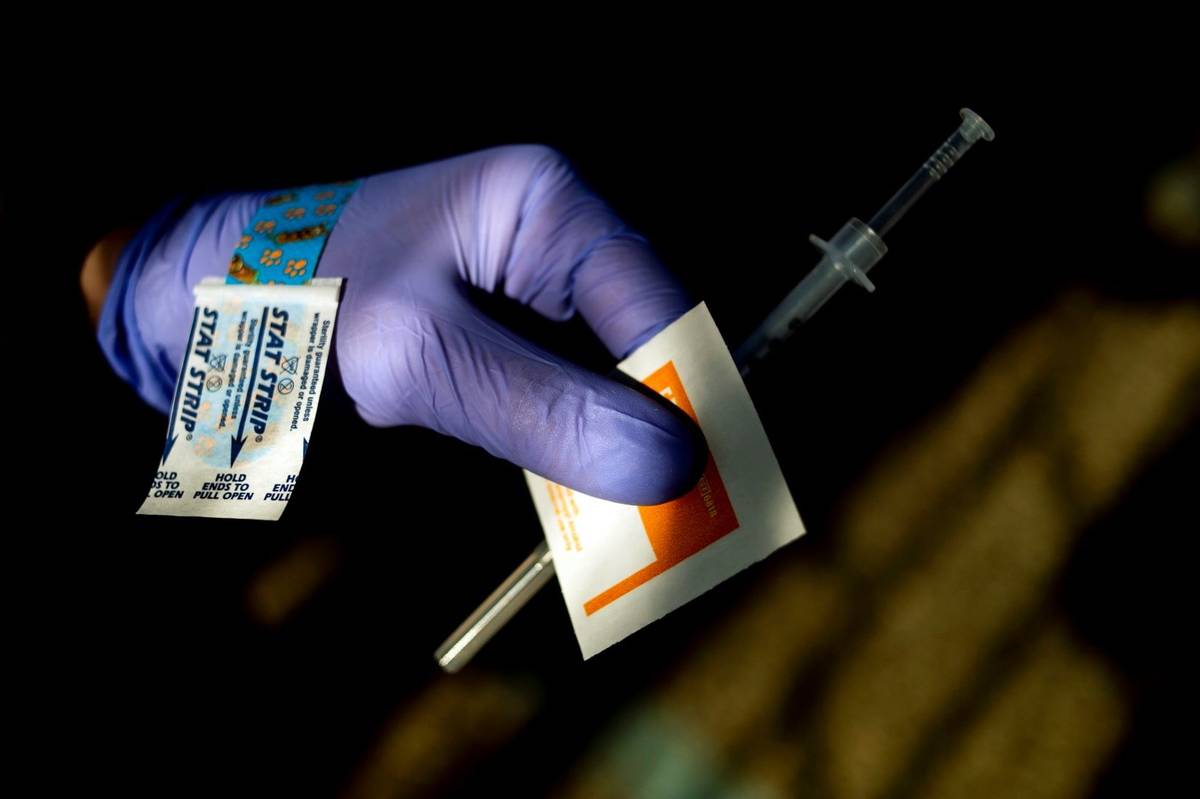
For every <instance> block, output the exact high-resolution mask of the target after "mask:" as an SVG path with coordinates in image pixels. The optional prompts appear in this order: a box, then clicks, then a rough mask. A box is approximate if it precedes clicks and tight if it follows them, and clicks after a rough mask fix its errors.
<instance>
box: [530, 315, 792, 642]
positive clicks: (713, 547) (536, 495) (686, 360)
mask: <svg viewBox="0 0 1200 799" xmlns="http://www.w3.org/2000/svg"><path fill="white" fill-rule="evenodd" d="M617 368H618V369H620V370H621V371H622V372H624V373H625V374H627V375H629V376H630V377H633V378H635V379H636V380H639V381H641V382H642V383H643V384H645V385H646V386H647V387H649V388H650V389H652V390H654V391H656V392H658V393H659V394H660V395H661V396H662V397H663V398H664V399H666V400H668V401H670V402H672V403H674V404H675V405H676V406H677V407H678V408H679V409H680V410H682V411H683V412H684V413H686V414H687V415H688V416H690V417H692V419H693V420H694V421H695V422H696V423H697V424H699V425H700V429H701V430H702V431H703V432H704V436H705V438H706V439H707V441H708V446H709V457H708V462H707V464H706V465H705V468H704V472H703V474H702V476H701V477H700V479H699V481H698V482H697V484H696V485H695V486H694V487H693V488H692V489H691V490H690V491H689V492H688V493H686V494H684V495H683V496H682V497H679V498H678V499H675V500H672V501H670V502H665V503H663V504H661V505H650V506H640V507H639V506H637V505H621V504H618V503H616V502H609V501H606V500H602V499H597V498H596V497H591V496H587V495H585V494H581V493H579V492H577V491H572V490H571V489H569V488H567V487H565V486H561V485H558V484H557V483H553V482H551V481H549V480H547V479H545V478H544V477H540V476H539V475H536V474H533V473H532V472H528V471H526V472H525V479H526V482H527V483H528V485H529V490H530V493H531V494H532V496H533V502H534V505H535V506H536V507H537V512H538V518H539V519H540V520H541V523H542V530H543V532H544V533H545V535H546V542H547V544H548V545H549V547H550V551H551V553H553V555H554V570H555V572H556V573H557V574H558V582H559V587H560V588H561V589H562V594H563V599H565V600H566V603H567V611H568V613H569V614H570V616H571V624H572V625H573V626H574V628H575V635H576V638H577V639H578V641H579V647H580V649H581V650H582V652H583V656H584V657H585V658H589V657H591V656H592V655H594V654H596V653H597V652H600V651H602V650H603V649H605V648H607V647H609V646H611V645H612V644H614V643H616V642H617V641H619V640H621V639H622V638H624V637H626V636H627V635H629V634H631V633H633V632H635V631H637V630H639V629H641V628H642V627H645V626H646V625H647V624H650V623H651V622H653V621H654V620H655V619H658V618H660V617H661V616H663V615H665V614H666V613H669V612H670V611H672V610H675V609H676V608H678V607H680V606H682V605H684V604H686V603H688V602H690V601H691V600H693V599H695V598H696V597H698V596H700V595H701V594H703V593H704V592H705V591H707V590H709V589H710V588H712V587H713V586H715V585H717V584H718V583H720V582H722V581H724V580H726V579H728V578H729V577H732V576H733V575H734V574H736V573H737V572H739V571H741V570H742V569H745V568H746V567H747V566H749V565H750V564H752V563H755V562H756V561H759V560H762V559H763V558H765V557H766V556H767V555H769V554H771V553H772V552H774V551H775V550H776V549H778V548H779V547H781V546H783V545H784V544H786V543H788V542H789V541H793V540H795V539H796V538H798V537H799V536H800V535H802V534H803V533H804V524H803V522H801V520H800V513H799V511H797V510H796V505H795V503H794V502H793V501H792V496H791V494H790V493H789V492H788V488H787V484H786V482H785V481H784V478H783V473H782V472H781V471H780V469H779V463H778V461H777V460H776V459H775V454H774V453H773V452H772V451H771V444H770V442H769V441H768V440H767V434H766V432H765V431H764V430H763V426H762V423H761V422H760V421H759V419H758V414H757V412H756V411H755V410H754V405H753V403H752V402H751V401H750V395H749V394H748V393H747V392H746V387H745V384H743V383H742V378H741V376H740V375H739V374H738V370H737V367H736V366H734V362H733V358H732V357H731V356H730V354H729V350H728V349H727V348H726V346H725V342H724V341H723V340H722V338H721V334H720V332H719V331H718V330H717V326H716V325H715V324H714V323H713V319H712V316H711V315H710V314H709V312H708V307H707V306H706V305H704V304H703V303H701V304H700V305H698V306H696V307H695V308H693V309H692V310H690V311H688V312H687V313H686V314H684V315H683V316H682V317H680V318H679V319H678V320H676V321H675V322H674V323H673V324H671V325H670V326H669V327H667V328H666V329H664V330H662V331H661V332H660V333H658V334H657V335H656V336H655V337H654V338H652V339H650V341H648V342H647V343H645V344H643V345H642V346H641V347H640V348H638V350H637V351H636V352H634V353H633V354H632V355H630V356H629V357H628V358H626V359H625V360H624V361H622V362H621V363H619V364H618V365H617Z"/></svg>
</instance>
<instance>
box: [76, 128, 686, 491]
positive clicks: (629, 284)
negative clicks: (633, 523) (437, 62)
mask: <svg viewBox="0 0 1200 799" xmlns="http://www.w3.org/2000/svg"><path fill="white" fill-rule="evenodd" d="M266 196H267V195H266V194H253V195H233V196H227V197H221V198H214V199H209V200H204V201H201V202H198V203H196V204H194V205H192V206H190V207H188V208H186V209H183V210H182V211H180V210H175V211H172V210H170V209H168V210H166V211H164V212H163V213H161V214H160V215H159V217H157V218H156V219H155V220H153V221H152V222H151V223H150V224H148V225H146V226H145V227H144V228H143V229H142V231H140V232H139V234H138V236H137V237H135V239H134V240H133V241H132V242H131V243H130V244H129V246H127V247H126V249H125V251H124V252H123V254H122V257H121V263H120V265H119V267H118V271H117V275H116V277H115V279H114V282H113V285H112V288H111V289H110V293H109V297H108V299H107V301H106V304H105V308H104V312H103V314H102V317H101V322H100V331H99V338H100V341H101V344H102V346H103V347H104V349H105V352H106V353H107V354H108V356H109V359H110V361H111V362H112V363H113V365H114V367H115V368H116V370H117V371H118V373H120V374H121V376H122V377H124V378H125V379H126V380H128V381H129V382H131V383H133V384H134V386H135V387H136V388H137V389H138V391H139V393H140V394H141V395H142V396H143V397H144V398H146V399H147V401H149V402H150V403H151V404H153V405H155V406H156V407H159V408H160V409H164V410H165V409H166V408H167V407H168V405H169V403H170V401H171V394H172V391H173V387H174V382H175V377H176V375H177V374H178V369H179V364H180V361H181V360H182V357H183V348H184V345H185V341H186V338H187V325H188V320H189V319H190V318H191V313H190V312H191V307H192V296H191V288H192V286H194V285H195V284H196V282H197V281H198V280H200V278H202V277H206V276H210V275H222V274H224V273H225V270H226V268H227V265H228V262H229V258H230V255H231V254H232V253H233V251H234V248H235V247H236V246H237V243H238V238H239V236H240V235H241V233H242V231H243V229H244V228H245V225H246V224H247V222H248V221H249V220H250V218H251V217H252V216H253V214H254V212H255V210H256V209H257V208H258V207H259V204H260V203H261V202H262V200H263V198H265V197H266ZM318 274H319V275H321V276H325V277H344V278H346V289H345V295H344V299H343V301H342V306H341V310H340V312H339V316H338V334H337V337H336V340H337V357H338V361H339V366H340V371H341V375H342V381H343V384H344V387H345V389H346V392H347V394H349V396H350V397H351V398H352V399H353V400H354V402H355V404H356V405H357V408H358V411H359V413H360V415H361V416H362V417H363V419H365V420H366V421H367V422H369V423H370V424H372V425H377V426H391V425H402V424H416V425H423V426H425V427H429V428H432V429H434V430H438V431H440V432H442V433H447V434H449V435H453V436H456V437H457V438H460V439H462V440H463V441H467V442H469V443H472V444H477V445H479V446H481V447H483V448H485V449H486V450H487V451H488V452H490V453H492V454H493V455H497V456H499V457H501V458H506V459H507V460H510V461H512V462H513V463H515V464H517V465H519V466H522V467H524V468H527V469H529V470H530V471H532V472H535V473H537V474H540V475H542V476H544V477H547V478H549V479H551V480H554V481H556V482H559V483H562V484H564V485H567V486H570V487H572V488H575V489H577V490H579V491H582V492H584V493H586V494H591V495H593V496H598V497H603V498H605V499H611V500H615V501H618V502H626V503H635V504H642V505H645V504H654V503H658V502H664V501H666V500H668V499H671V498H673V497H675V496H678V495H679V494H681V493H683V492H684V491H686V490H687V489H688V488H690V487H691V484H692V483H693V482H694V481H695V478H696V477H697V476H698V473H699V472H698V465H699V460H700V458H701V457H702V455H703V443H702V439H701V438H700V437H699V433H698V430H697V429H696V428H695V427H694V425H692V424H691V423H690V422H689V421H688V420H687V419H685V418H684V417H683V416H682V414H679V413H676V412H674V411H673V410H672V409H671V408H670V407H669V406H667V405H666V404H665V401H658V400H656V399H655V398H653V397H648V396H646V395H644V394H643V393H640V392H639V391H637V390H636V389H634V388H630V387H628V386H626V385H622V384H621V383H619V382H617V381H615V380H613V379H610V378H607V377H603V376H600V375H597V374H594V373H592V372H590V371H587V370H585V369H581V368H579V367H577V366H574V365H573V364H571V363H568V362H566V361H564V360H562V359H561V358H559V357H557V356H555V355H551V354H550V353H548V352H546V351H545V350H542V349H540V348H539V347H537V346H536V345H534V344H531V343H530V342H528V341H525V340H523V339H522V338H520V337H518V336H516V335H515V334H513V333H512V332H510V331H508V330H506V329H505V328H503V327H502V326H501V325H499V324H498V323H496V322H495V321H493V320H492V319H490V318H488V317H487V316H485V315H484V314H483V313H482V312H480V311H479V310H478V309H477V308H476V307H475V306H473V305H472V304H471V302H470V301H469V300H468V298H467V287H468V286H475V287H478V288H480V289H483V290H486V291H490V292H503V293H504V294H505V295H507V296H508V297H511V298H513V299H515V300H518V301H519V302H521V303H523V304H525V305H527V306H529V307H530V308H532V309H534V310H535V311H537V312H538V313H540V314H542V315H544V316H546V317H549V318H551V319H556V320H564V319H567V318H569V317H571V316H572V315H573V314H574V312H575V311H576V310H578V311H579V312H580V313H581V314H582V315H583V318H584V319H585V320H586V321H587V323H588V324H589V325H590V326H591V328H592V329H593V330H594V331H595V333H596V335H597V336H599V338H600V339H601V341H603V342H604V344H605V345H606V346H607V347H608V349H609V350H610V351H611V352H612V353H613V354H614V355H616V356H619V357H623V356H625V355H627V354H628V353H630V352H632V351H633V350H634V349H636V348H637V347H638V346H639V345H640V344H642V343H643V342H645V341H646V340H648V339H649V338H650V337H651V336H653V335H654V334H655V333H657V332H658V331H659V330H661V329H662V328H664V327H666V326H667V325H668V324H670V323H671V322H672V321H674V320H675V319H676V318H678V317H679V316H680V315H682V314H683V313H684V312H685V311H687V310H688V309H689V307H690V306H691V302H690V300H689V298H688V296H687V295H686V294H685V292H684V291H683V290H682V288H681V287H680V286H679V285H678V284H677V283H676V282H675V280H674V279H673V278H672V277H671V275H670V274H669V273H668V272H667V270H666V269H665V268H664V267H663V266H662V264H660V263H659V262H658V260H657V259H656V258H655V257H654V255H653V254H652V253H651V252H650V250H649V248H648V247H647V246H646V244H645V242H644V240H643V239H642V238H641V237H639V236H638V235H636V234H635V233H633V232H631V231H630V230H629V229H628V228H626V227H625V226H624V225H623V224H622V223H621V221H620V220H619V219H617V218H616V216H614V215H613V213H612V211H611V210H610V209H609V208H608V207H607V206H606V205H605V204H604V203H603V202H602V201H601V200H600V199H599V198H597V197H596V196H595V195H593V194H592V193H591V192H590V191H589V190H588V189H587V188H586V187H584V186H583V185H582V184H581V183H580V182H579V181H578V179H577V178H576V177H575V175H574V174H573V172H572V171H571V168H570V166H569V165H568V164H567V163H566V162H565V160H564V159H563V158H562V157H561V156H560V155H558V154H557V153H555V152H554V151H552V150H549V149H547V148H544V147H540V146H514V147H500V148H496V149H492V150H485V151H482V152H478V153H472V154H470V155H465V156H461V157H458V158H452V159H449V160H446V161H440V162H437V163H433V164H426V165H423V166H418V167H413V168H410V169H402V170H399V171H395V172H388V173H384V174H380V175H374V176H372V177H369V178H365V179H363V181H362V182H361V184H360V185H359V187H358V189H357V190H356V191H355V192H354V194H353V196H352V197H351V199H350V200H349V202H347V204H346V207H345V209H344V210H343V211H342V215H341V218H340V219H339V220H338V222H337V224H336V226H335V227H334V229H333V232H332V233H331V234H330V237H329V242H328V244H327V246H326V249H325V252H324V254H323V256H322V257H321V261H320V266H319V272H318Z"/></svg>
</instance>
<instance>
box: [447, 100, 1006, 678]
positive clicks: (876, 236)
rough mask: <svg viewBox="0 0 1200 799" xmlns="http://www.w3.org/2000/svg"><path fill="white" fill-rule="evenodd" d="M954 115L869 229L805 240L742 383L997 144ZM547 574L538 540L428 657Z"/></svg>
mask: <svg viewBox="0 0 1200 799" xmlns="http://www.w3.org/2000/svg"><path fill="white" fill-rule="evenodd" d="M959 114H960V115H961V116H962V124H961V125H959V127H958V129H957V130H956V131H954V133H953V134H951V136H950V138H948V139H946V141H945V142H944V143H943V144H942V146H941V147H939V148H938V149H937V150H936V151H935V152H934V153H933V155H931V156H930V157H929V158H928V159H927V160H926V161H925V163H924V164H922V165H921V168H920V169H918V170H917V171H916V173H915V174H914V175H913V176H912V177H911V178H909V179H908V182H907V183H905V184H904V185H903V186H901V187H900V190H899V191H897V192H896V193H895V194H894V195H892V198H891V199H890V200H888V201H887V203H885V204H884V206H883V207H882V208H880V209H879V212H878V213H876V214H875V216H873V217H871V221H870V222H869V223H864V222H862V221H861V220H859V219H857V218H851V219H850V221H849V222H847V223H846V224H845V225H843V226H842V228H841V230H839V231H838V232H837V234H835V235H834V237H833V238H832V239H830V240H829V241H828V242H826V241H823V240H821V239H819V238H817V237H816V236H809V241H811V242H812V243H813V244H814V245H815V246H816V247H817V248H818V249H819V250H821V251H822V253H823V255H822V256H821V260H820V262H818V263H817V265H816V267H815V268H814V269H813V270H812V271H810V272H809V273H808V275H806V276H805V278H804V279H803V280H801V281H800V283H799V284H798V285H797V286H796V287H795V288H794V289H792V290H791V291H790V292H789V293H788V295H787V296H786V297H785V298H784V299H783V302H781V303H780V304H779V305H778V306H777V307H776V308H775V310H773V311H771V313H770V314H768V315H767V317H766V318H765V319H764V320H763V321H762V324H760V325H759V326H758V328H756V329H755V331H754V332H753V333H751V334H750V337H749V338H748V339H746V341H745V342H744V343H743V344H742V345H741V346H740V347H738V348H737V349H736V350H735V351H734V355H733V359H734V362H735V363H736V364H737V365H738V368H739V369H740V370H741V373H742V376H743V377H744V376H745V375H746V374H747V373H748V372H749V371H750V368H751V366H753V364H754V363H756V362H757V361H758V360H760V359H761V358H763V357H764V356H765V355H766V354H767V352H769V351H770V349H771V347H772V346H774V345H777V344H778V343H779V342H781V341H784V340H785V339H787V338H788V337H789V336H790V335H791V334H792V332H793V331H794V330H795V328H796V327H797V326H799V325H800V324H801V323H802V322H806V321H808V320H809V319H810V318H811V317H812V316H813V314H815V313H816V312H817V311H818V310H820V309H821V306H823V305H824V304H825V303H826V302H827V301H828V300H829V298H830V297H832V296H833V295H834V294H835V293H837V290H838V289H840V288H841V287H842V286H843V285H844V284H845V283H846V282H847V281H850V280H853V281H854V282H855V283H858V284H859V285H860V286H862V287H863V288H865V289H866V290H867V291H874V290H875V286H874V284H873V283H871V281H870V280H869V279H868V278H867V272H869V271H870V270H871V268H872V267H873V266H875V264H877V263H879V259H880V258H882V257H883V256H884V255H885V254H886V253H887V245H886V244H884V243H883V236H884V235H885V234H886V233H887V232H888V231H890V230H891V229H892V228H893V227H894V226H895V224H896V223H897V222H898V221H900V218H901V217H903V216H904V214H905V213H906V212H907V211H908V209H910V208H912V206H913V204H914V203H916V201H917V200H918V199H920V198H921V195H923V194H924V193H925V192H926V191H927V190H928V189H929V187H930V186H932V185H933V184H934V183H936V182H938V181H939V180H941V179H942V178H943V177H944V176H945V174H946V173H947V172H948V171H949V170H950V167H952V166H954V164H955V163H957V162H958V160H959V159H960V158H962V157H963V154H964V153H966V152H967V150H969V149H971V146H972V145H973V144H975V142H977V141H979V140H980V139H984V140H986V141H991V140H992V139H994V138H995V133H993V132H992V128H991V127H990V126H989V125H988V124H987V123H986V122H984V121H983V119H982V118H981V117H980V116H979V115H978V114H976V113H975V112H974V111H971V110H970V109H969V108H964V109H962V110H961V111H960V112H959ZM553 574H554V560H553V558H552V557H551V554H550V549H549V547H548V546H547V545H546V542H545V541H543V542H542V543H541V544H539V545H538V547H537V548H536V549H535V550H534V551H533V552H532V553H531V554H530V555H529V557H528V558H526V559H525V561H524V562H523V563H522V564H521V565H520V566H518V567H517V569H516V571H514V572H513V573H512V574H511V575H509V577H508V579H506V580H505V581H504V582H503V583H502V584H501V585H500V587H498V588H497V589H496V590H495V591H493V592H492V593H491V595H490V596H488V598H487V599H485V600H484V601H483V603H482V604H481V605H480V606H479V607H478V608H476V610H475V612H474V613H472V614H471V615H470V616H469V617H467V620H466V621H464V622H463V623H462V624H461V625H459V627H458V629H456V630H455V631H454V632H453V633H451V635H450V637H449V638H447V639H446V640H445V641H444V642H443V643H442V645H441V646H440V647H438V650H437V652H435V653H434V657H435V658H436V659H437V662H438V664H439V665H441V667H442V668H443V669H445V670H446V671H448V672H456V671H458V670H459V669H460V668H462V667H463V666H464V665H466V663H467V662H468V661H469V660H470V659H471V658H472V657H474V655H475V653H476V652H478V651H479V649H480V647H482V646H483V645H484V644H485V643H487V642H488V641H489V640H490V639H491V637H492V636H493V635H495V634H496V633H497V632H498V631H499V630H500V628H501V627H503V626H504V625H505V623H507V622H508V620H509V619H510V618H512V617H513V616H514V615H515V614H516V613H517V611H519V610H520V609H521V608H522V607H524V606H525V603H526V602H528V601H529V599H530V598H531V597H532V596H533V595H534V594H536V593H537V592H538V590H539V589H540V588H541V587H542V586H543V585H545V584H546V583H547V582H549V581H550V577H551V576H553Z"/></svg>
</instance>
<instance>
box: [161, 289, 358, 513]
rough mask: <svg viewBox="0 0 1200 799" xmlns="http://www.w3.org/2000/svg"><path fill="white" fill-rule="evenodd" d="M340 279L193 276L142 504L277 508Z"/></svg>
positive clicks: (329, 332)
mask: <svg viewBox="0 0 1200 799" xmlns="http://www.w3.org/2000/svg"><path fill="white" fill-rule="evenodd" d="M341 283H342V281H341V279H340V278H314V279H313V280H312V281H311V282H310V283H307V284H303V285H290V286H285V285H258V284H256V285H231V284H228V283H226V282H225V280H224V279H223V278H210V279H206V280H203V281H201V282H200V283H199V284H197V286H196V288H195V296H196V306H195V308H194V309H193V311H192V324H191V332H190V333H189V335H188V344H187V349H186V350H185V351H184V359H183V366H182V367H181V369H180V374H179V379H178V381H177V382H176V385H175V398H174V400H173V401H172V403H171V411H170V417H169V419H168V421H167V438H166V442H165V443H164V445H163V451H162V458H161V460H160V463H159V468H158V470H157V473H156V474H155V478H154V481H153V484H152V485H151V487H150V491H149V493H148V494H147V496H146V500H145V502H143V503H142V506H141V508H139V509H138V513H143V514H158V515H167V516H210V517H220V518H235V519H268V520H275V519H278V518H279V516H280V515H281V514H282V513H283V509H284V508H285V507H286V506H287V502H288V500H289V499H290V498H291V492H292V486H293V485H294V484H295V481H296V477H297V476H298V475H299V473H300V468H301V466H302V465H303V464H304V456H305V454H306V452H307V450H308V441H309V437H310V435H311V432H312V427H313V422H314V421H315V419H316V415H317V404H318V402H319V401H320V398H321V387H322V386H323V384H324V382H325V375H326V373H327V372H328V366H329V358H330V356H331V355H332V346H333V326H334V320H335V318H336V316H337V308H338V302H339V296H340V292H341Z"/></svg>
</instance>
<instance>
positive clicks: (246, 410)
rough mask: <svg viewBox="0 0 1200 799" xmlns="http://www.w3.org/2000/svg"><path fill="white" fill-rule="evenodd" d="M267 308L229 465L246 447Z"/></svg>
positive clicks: (230, 453) (230, 447)
mask: <svg viewBox="0 0 1200 799" xmlns="http://www.w3.org/2000/svg"><path fill="white" fill-rule="evenodd" d="M267 311H268V309H267V308H263V315H262V320H261V321H260V322H259V324H258V341H257V342H256V343H255V345H254V368H252V369H251V370H250V384H249V385H248V386H246V405H245V407H243V408H242V418H241V419H240V420H238V431H237V435H236V436H233V437H232V439H233V440H232V441H231V442H230V444H229V465H230V466H231V467H232V466H233V462H234V461H236V460H237V456H238V454H239V453H240V452H241V451H242V447H244V446H246V436H245V432H246V417H247V416H249V415H250V401H251V400H252V399H253V398H254V388H255V386H256V385H257V384H258V356H260V355H261V354H262V340H263V330H265V329H266V327H267Z"/></svg>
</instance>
